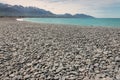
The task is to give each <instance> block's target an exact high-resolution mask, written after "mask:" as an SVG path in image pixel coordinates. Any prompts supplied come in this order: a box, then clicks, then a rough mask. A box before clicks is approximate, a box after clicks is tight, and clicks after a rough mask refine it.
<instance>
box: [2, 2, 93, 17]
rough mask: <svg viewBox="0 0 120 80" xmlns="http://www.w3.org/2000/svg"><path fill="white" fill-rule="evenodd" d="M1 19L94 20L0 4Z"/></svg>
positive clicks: (84, 15) (76, 15) (33, 8)
mask: <svg viewBox="0 0 120 80" xmlns="http://www.w3.org/2000/svg"><path fill="white" fill-rule="evenodd" d="M0 17H59V18H94V17H93V16H90V15H86V14H75V15H71V14H69V13H66V14H59V15H58V14H54V13H52V12H50V11H47V10H44V9H40V8H36V7H23V6H21V5H14V6H12V5H9V4H3V3H0Z"/></svg>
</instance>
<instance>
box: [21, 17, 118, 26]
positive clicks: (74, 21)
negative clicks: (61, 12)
mask: <svg viewBox="0 0 120 80" xmlns="http://www.w3.org/2000/svg"><path fill="white" fill-rule="evenodd" d="M23 20H24V21H29V22H36V23H47V24H65V25H80V26H84V27H86V26H90V27H115V28H120V18H24V19H23Z"/></svg>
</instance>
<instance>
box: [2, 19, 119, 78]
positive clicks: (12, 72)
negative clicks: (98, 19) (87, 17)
mask: <svg viewBox="0 0 120 80" xmlns="http://www.w3.org/2000/svg"><path fill="white" fill-rule="evenodd" d="M0 80H120V28H106V27H84V26H73V25H57V24H40V23H32V22H25V21H17V20H15V19H10V18H0Z"/></svg>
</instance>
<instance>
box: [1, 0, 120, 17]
mask: <svg viewBox="0 0 120 80" xmlns="http://www.w3.org/2000/svg"><path fill="white" fill-rule="evenodd" d="M0 3H6V4H11V5H22V6H33V7H38V8H41V9H45V10H49V11H51V12H53V13H56V14H64V13H71V14H76V13H80V14H87V15H91V16H94V17H98V18H120V0H0Z"/></svg>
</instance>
